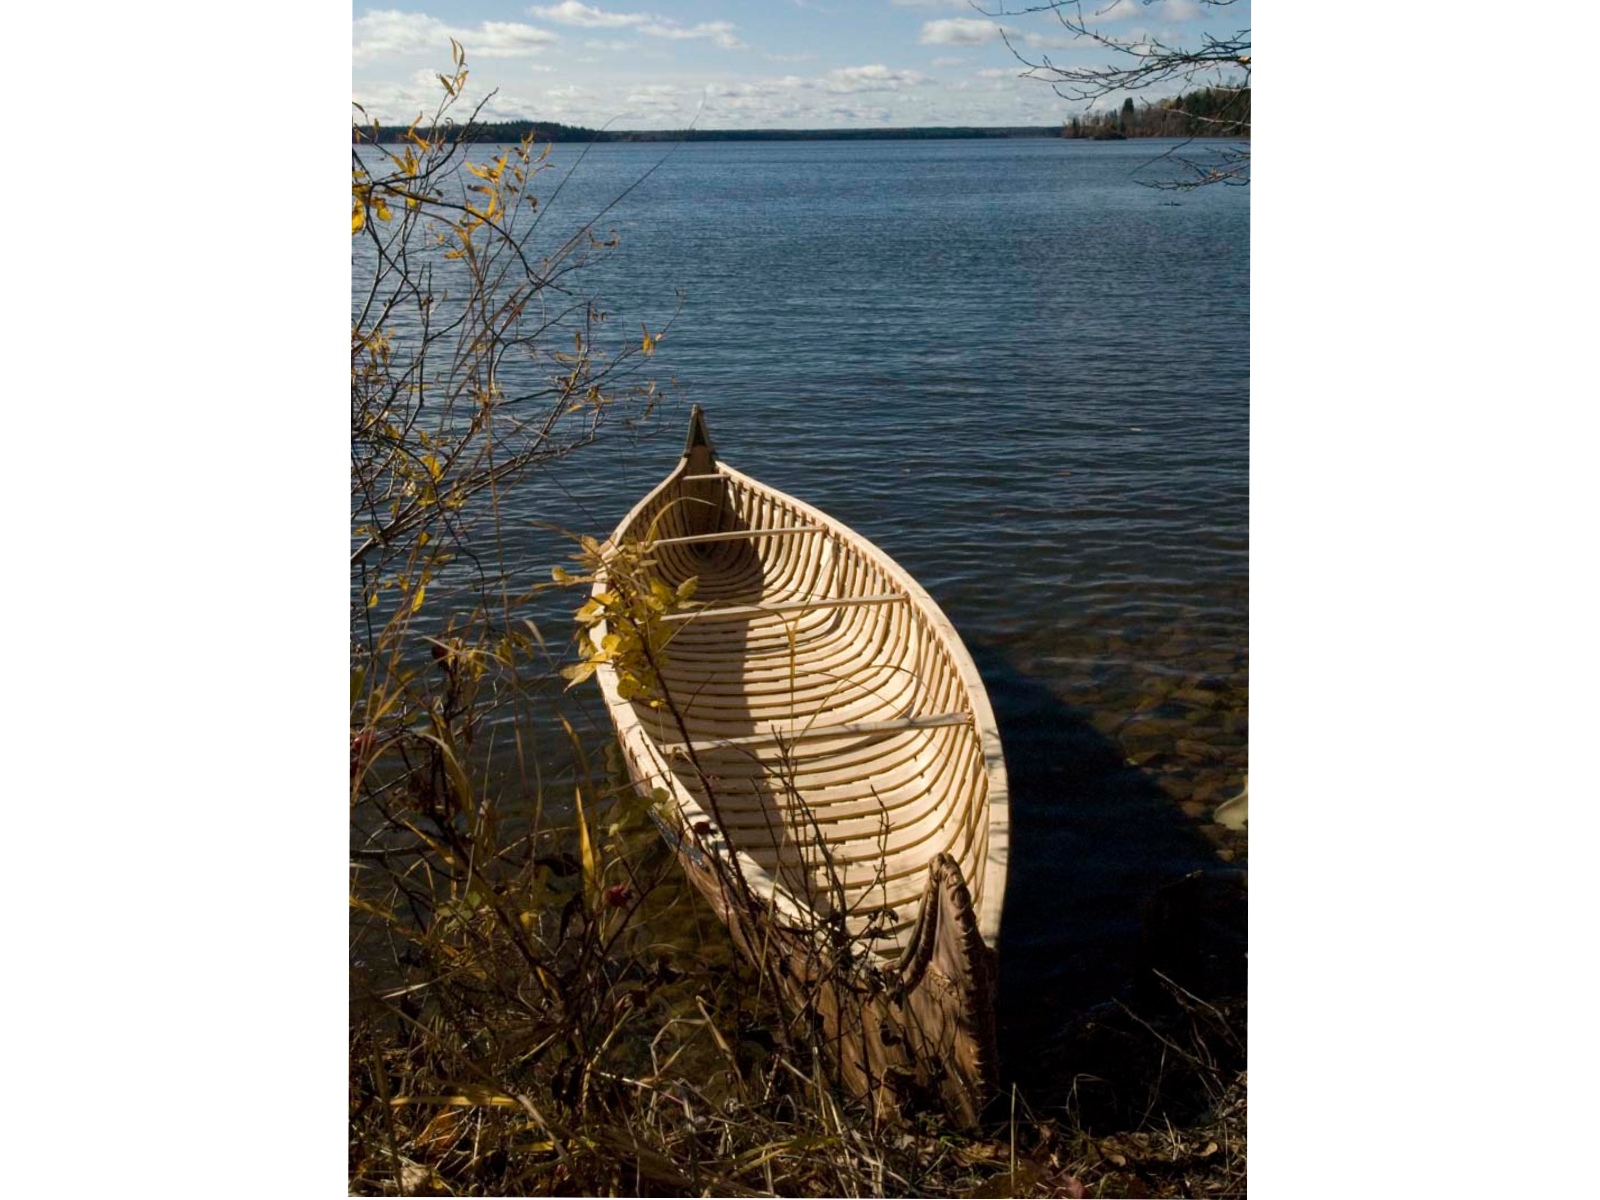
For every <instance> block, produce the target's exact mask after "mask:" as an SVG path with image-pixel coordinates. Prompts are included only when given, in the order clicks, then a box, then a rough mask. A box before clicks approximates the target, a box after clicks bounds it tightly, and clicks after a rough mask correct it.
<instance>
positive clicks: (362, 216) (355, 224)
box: [350, 203, 367, 234]
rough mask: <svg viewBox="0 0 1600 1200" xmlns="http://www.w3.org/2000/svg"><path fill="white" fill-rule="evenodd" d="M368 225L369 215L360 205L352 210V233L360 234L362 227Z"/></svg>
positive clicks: (356, 205)
mask: <svg viewBox="0 0 1600 1200" xmlns="http://www.w3.org/2000/svg"><path fill="white" fill-rule="evenodd" d="M366 223H367V214H366V213H364V212H363V211H362V210H361V205H360V204H359V203H357V204H354V205H352V206H351V208H350V232H351V233H353V234H354V233H360V232H361V227H362V226H363V225H365V224H366Z"/></svg>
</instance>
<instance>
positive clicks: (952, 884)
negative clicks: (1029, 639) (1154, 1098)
mask: <svg viewBox="0 0 1600 1200" xmlns="http://www.w3.org/2000/svg"><path fill="white" fill-rule="evenodd" d="M624 547H630V548H631V550H630V551H629V555H633V556H632V557H629V556H628V555H625V556H624V559H618V558H616V557H613V558H612V559H610V560H609V561H610V562H612V563H613V564H614V569H619V568H616V566H615V565H616V564H619V563H620V562H622V561H631V562H643V563H647V564H648V566H647V568H643V569H646V570H647V571H648V573H649V578H650V580H653V581H654V582H649V587H651V588H656V587H658V585H659V584H665V585H666V590H662V591H659V593H658V594H660V595H666V594H668V592H670V590H671V589H673V588H674V587H676V586H677V585H678V584H680V583H686V581H687V580H688V579H690V578H691V577H693V578H694V579H695V580H696V582H697V583H698V584H699V587H700V591H699V592H698V593H697V594H698V595H699V596H700V597H702V598H703V602H696V603H695V604H694V606H693V611H691V612H687V613H683V614H668V615H666V616H663V617H661V618H659V620H660V621H662V622H681V624H679V625H677V626H676V631H677V632H675V633H674V634H673V637H672V639H671V640H669V641H668V643H667V646H666V649H664V651H663V655H664V657H663V661H662V663H661V664H660V666H659V667H658V668H657V674H658V676H659V679H660V681H661V691H662V693H663V694H665V695H667V696H668V697H669V698H670V700H671V702H670V703H663V702H661V701H660V700H653V701H652V702H651V703H649V704H645V703H643V702H641V699H640V698H639V697H638V696H637V695H633V696H632V698H628V697H625V696H624V694H623V691H622V689H621V687H620V685H619V674H618V672H617V671H616V670H615V669H613V668H612V667H610V666H609V665H602V666H601V668H600V669H599V670H598V671H597V672H596V675H597V679H598V681H599V683H600V685H601V689H602V691H603V692H604V694H605V696H606V701H607V706H608V709H609V711H610V714H611V716H612V719H613V721H614V723H615V724H616V727H617V733H618V739H619V742H620V744H621V746H622V750H623V757H624V760H625V761H626V763H627V766H628V771H629V773H630V775H631V777H632V780H633V783H634V785H635V787H636V788H637V790H638V791H639V793H640V794H641V795H642V796H645V797H650V798H651V803H652V812H653V814H654V815H655V819H656V822H657V824H658V825H659V826H660V827H661V830H662V833H663V835H664V837H665V838H666V840H667V841H668V842H669V844H671V845H672V846H673V848H674V850H675V852H676V854H677V856H678V858H679V861H680V862H681V863H682V864H683V868H684V871H685V873H686V874H687V875H688V877H689V879H690V880H691V881H692V883H693V884H694V886H695V887H696V889H697V890H698V891H700V893H701V894H702V895H703V896H704V897H705V898H706V900H707V901H708V902H709V903H710V904H711V906H712V908H713V909H714V910H715V911H716V912H717V914H718V916H719V917H721V918H722V920H723V921H724V922H725V923H726V924H727V925H728V927H729V929H730V930H731V931H732V934H733V937H734V940H735V942H736V944H737V945H738V946H739V947H740V950H741V951H742V952H743V953H744V954H745V955H746V956H747V957H748V958H750V959H751V960H752V961H753V962H755V963H756V964H757V965H758V967H759V968H761V969H762V970H763V972H764V973H765V978H767V979H768V980H769V981H770V982H771V983H773V984H774V985H775V986H776V988H777V989H778V990H780V991H782V992H783V994H784V997H785V1000H786V1001H787V1003H788V1005H789V1007H790V1009H791V1011H792V1013H793V1014H794V1015H795V1016H796V1017H797V1018H798V1019H799V1020H801V1021H803V1022H810V1023H811V1028H812V1029H813V1031H814V1032H816V1033H818V1034H820V1036H821V1038H822V1040H823V1042H824V1043H825V1044H826V1045H827V1046H828V1047H829V1048H830V1049H831V1051H832V1053H831V1054H830V1058H831V1059H832V1062H833V1065H834V1067H835V1068H836V1071H837V1075H838V1078H839V1079H840V1081H841V1082H842V1083H843V1084H844V1085H845V1086H846V1087H847V1088H848V1089H849V1090H850V1091H851V1092H852V1093H854V1094H856V1095H857V1096H860V1097H863V1098H866V1099H868V1100H870V1101H871V1102H872V1104H873V1106H874V1107H875V1108H876V1109H878V1110H880V1111H886V1112H890V1111H898V1110H903V1109H906V1108H908V1107H918V1106H922V1105H925V1104H927V1103H930V1102H932V1103H936V1104H937V1105H938V1106H940V1107H943V1108H944V1109H946V1110H947V1111H948V1112H949V1113H950V1114H951V1116H952V1117H954V1118H955V1119H956V1120H957V1121H958V1122H959V1123H962V1124H966V1125H971V1124H974V1123H976V1121H977V1120H978V1118H979V1114H980V1112H981V1110H982V1108H983V1106H984V1104H985V1103H986V1102H987V1101H988V1099H989V1098H990V1097H991V1096H992V1095H993V1093H994V1091H995V1089H996V1086H997V1072H996V1054H995V1031H994V997H995V981H996V974H997V972H996V961H995V951H994V945H995V942H996V939H997V931H998V925H999V915H1000V905H1001V899H1002V895H1003V890H1004V885H1005V873H1006V860H1007V852H1008V840H1009V821H1008V809H1007V794H1006V793H1007V789H1006V780H1005V764H1004V758H1003V755H1002V754H1001V751H1000V745H999V735H998V732H997V731H996V728H995V723H994V717H993V713H992V711H991V710H990V707H989V703H988V697H987V696H986V695H985V694H984V692H983V687H982V683H981V681H980V680H979V678H978V675H977V671H976V669H975V668H974V667H973V665H972V662H971V659H970V657H969V656H968V655H967V653H966V650H965V648H964V647H963V646H962V645H961V642H960V638H959V637H958V636H957V635H956V633H955V630H954V628H953V627H952V626H951V625H950V623H949V621H948V619H947V618H946V617H945V616H944V614H943V613H942V612H941V611H940V610H939V608H938V606H937V605H936V604H935V603H934V602H933V600H932V599H931V598H930V597H929V596H928V595H927V593H926V592H925V591H923V589H922V588H921V587H920V586H919V585H918V584H917V583H916V581H915V580H913V579H912V578H911V577H910V576H909V575H908V574H907V573H906V572H905V571H904V570H903V569H902V568H900V567H899V566H898V565H897V564H895V563H894V562H893V561H892V560H891V559H889V558H888V556H887V555H885V554H884V553H883V552H882V551H881V550H879V549H878V548H877V547H875V546H873V545H872V544H871V543H870V542H868V541H867V540H866V539H864V538H862V537H861V536H860V535H859V534H856V533H855V532H854V531H852V530H850V529H849V528H848V527H846V526H844V525H842V524H840V523H838V522H837V521H835V520H834V519H833V518H831V517H829V516H828V515H827V514H825V513H823V512H821V511H820V510H817V509H815V508H812V507H811V506H809V505H806V504H804V503H802V502H801V501H798V500H796V499H794V498H793V497H791V496H788V495H787V494H785V493H783V492H780V491H778V490H776V489H774V488H771V487H769V486H768V485H765V484H762V483H760V482H759V481H757V480H754V479H752V478H750V477H749V476H746V475H743V474H741V473H739V472H737V471H734V470H733V469H732V468H731V467H728V466H726V465H725V464H721V463H719V462H717V461H716V458H715V453H714V451H713V450H712V449H711V446H710V441H709V438H708V437H707V436H706V434H705V428H704V423H703V420H702V418H701V417H700V415H699V413H698V410H696V414H695V417H694V418H693V420H692V422H691V428H690V437H689V445H688V448H687V449H686V451H685V454H684V457H683V460H682V461H681V462H680V464H679V466H678V468H677V469H676V470H675V471H673V472H672V473H670V474H669V475H668V477H667V478H666V479H665V480H663V481H662V483H661V484H660V485H658V486H657V488H656V489H654V490H653V491H652V492H651V493H650V494H649V495H647V496H646V497H645V498H644V499H643V500H641V501H640V502H639V504H638V505H636V506H635V508H634V510H633V511H632V512H631V513H630V514H629V515H628V517H626V518H625V519H624V520H623V521H622V523H621V524H620V525H619V526H618V528H617V531H616V533H615V534H614V535H613V538H612V540H611V542H610V543H609V544H608V550H607V552H608V553H610V554H612V555H614V556H615V555H617V554H619V553H622V548H624ZM634 552H637V553H636V554H635V553H634ZM624 574H625V573H624ZM622 577H623V575H622V574H619V575H618V578H622ZM614 586H618V585H617V584H616V583H615V582H614V581H613V580H612V578H611V577H610V576H608V574H607V573H606V571H605V570H602V571H601V572H600V573H599V574H598V575H597V578H596V582H595V590H596V593H597V596H598V595H604V594H606V593H607V589H610V588H612V587H614ZM638 586H640V587H641V588H643V587H644V585H643V583H641V584H639V585H638ZM645 590H648V589H645ZM663 628H665V625H663ZM594 636H595V638H596V642H597V644H599V642H600V641H601V639H602V637H603V636H604V630H603V629H597V630H596V631H595V634H594ZM630 695H631V693H630Z"/></svg>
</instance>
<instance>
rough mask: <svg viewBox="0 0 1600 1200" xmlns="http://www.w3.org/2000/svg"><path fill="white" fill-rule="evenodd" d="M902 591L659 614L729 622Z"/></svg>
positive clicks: (899, 597)
mask: <svg viewBox="0 0 1600 1200" xmlns="http://www.w3.org/2000/svg"><path fill="white" fill-rule="evenodd" d="M908 599H910V597H908V596H907V595H906V594H905V593H904V592H884V593H883V594H882V595H879V596H840V597H838V598H837V599H832V600H829V599H823V600H794V601H791V602H789V603H787V604H739V605H735V606H733V607H731V608H697V609H695V610H694V611H693V612H684V613H671V614H669V615H668V616H665V617H662V618H661V620H662V622H663V623H667V622H672V621H678V622H682V621H694V622H696V623H699V622H701V621H706V620H711V621H728V620H741V621H742V620H744V619H745V618H746V617H760V616H765V615H766V614H768V613H780V614H781V613H794V612H810V611H811V610H812V609H822V608H855V607H857V606H859V605H863V604H894V603H896V602H897V601H904V600H908Z"/></svg>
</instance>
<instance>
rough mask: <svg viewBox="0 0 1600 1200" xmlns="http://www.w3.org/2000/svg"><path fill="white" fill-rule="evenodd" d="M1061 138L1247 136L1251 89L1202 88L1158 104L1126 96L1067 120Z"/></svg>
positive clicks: (1248, 134) (1248, 133) (1248, 131)
mask: <svg viewBox="0 0 1600 1200" xmlns="http://www.w3.org/2000/svg"><path fill="white" fill-rule="evenodd" d="M1061 136H1062V137H1069V138H1098V139H1102V140H1105V139H1112V140H1115V139H1120V138H1136V137H1225V138H1248V137H1249V136H1250V89H1249V88H1247V87H1206V88H1200V89H1198V90H1196V91H1193V92H1185V93H1184V94H1183V95H1181V96H1174V97H1173V98H1172V99H1170V100H1162V101H1160V102H1159V103H1157V104H1135V103H1134V102H1133V97H1132V96H1129V97H1128V98H1127V99H1126V100H1124V101H1123V102H1122V107H1121V108H1112V109H1107V110H1106V111H1105V112H1099V113H1086V114H1084V115H1083V116H1074V117H1069V118H1068V119H1067V121H1066V122H1065V123H1064V124H1063V125H1062V129H1061Z"/></svg>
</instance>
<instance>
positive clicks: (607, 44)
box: [584, 38, 639, 50]
mask: <svg viewBox="0 0 1600 1200" xmlns="http://www.w3.org/2000/svg"><path fill="white" fill-rule="evenodd" d="M638 44H639V43H638V42H625V41H622V40H621V39H616V38H614V39H612V40H611V41H600V42H585V43H584V45H585V46H587V47H588V48H589V49H590V50H632V49H633V48H634V47H635V46H637V45H638Z"/></svg>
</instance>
